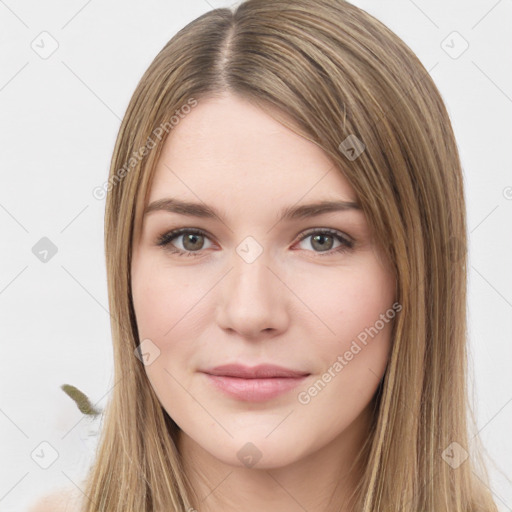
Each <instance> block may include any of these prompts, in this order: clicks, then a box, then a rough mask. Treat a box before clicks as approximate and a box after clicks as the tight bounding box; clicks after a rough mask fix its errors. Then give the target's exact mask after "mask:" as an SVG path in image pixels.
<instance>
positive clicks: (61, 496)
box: [27, 488, 82, 512]
mask: <svg viewBox="0 0 512 512" xmlns="http://www.w3.org/2000/svg"><path fill="white" fill-rule="evenodd" d="M81 497H82V493H81V492H80V491H79V490H78V489H76V488H65V489H60V490H58V491H55V492H53V493H51V494H47V495H45V496H43V497H42V498H39V500H37V501H36V502H35V503H34V504H33V505H32V507H31V508H29V509H28V510H27V512H79V510H80V508H79V507H80V505H81Z"/></svg>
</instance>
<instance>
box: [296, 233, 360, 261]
mask: <svg viewBox="0 0 512 512" xmlns="http://www.w3.org/2000/svg"><path fill="white" fill-rule="evenodd" d="M307 238H311V241H310V242H309V246H310V247H313V248H318V249H319V251H314V252H319V253H325V254H319V256H325V255H326V254H327V255H329V254H331V255H332V254H334V253H342V252H346V251H349V250H350V249H352V248H353V247H354V242H353V241H352V240H351V239H349V238H348V237H346V236H344V235H343V234H342V233H340V232H339V231H337V230H335V229H329V228H323V229H318V228H315V229H314V230H310V231H308V232H306V233H305V234H303V235H302V236H301V238H300V239H299V242H303V241H304V240H306V239H307ZM335 241H338V242H339V244H340V245H339V246H338V247H336V248H334V249H333V244H334V243H335Z"/></svg>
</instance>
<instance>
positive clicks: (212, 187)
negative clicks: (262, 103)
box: [131, 95, 395, 512]
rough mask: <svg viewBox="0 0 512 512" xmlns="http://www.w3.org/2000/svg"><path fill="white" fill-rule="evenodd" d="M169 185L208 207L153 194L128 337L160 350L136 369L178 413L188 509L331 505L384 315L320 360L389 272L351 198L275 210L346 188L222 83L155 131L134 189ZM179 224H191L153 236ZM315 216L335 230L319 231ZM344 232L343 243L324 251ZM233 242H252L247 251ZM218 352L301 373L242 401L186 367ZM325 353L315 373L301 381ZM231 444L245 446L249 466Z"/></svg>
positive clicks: (346, 485) (311, 151)
mask: <svg viewBox="0 0 512 512" xmlns="http://www.w3.org/2000/svg"><path fill="white" fill-rule="evenodd" d="M347 164H349V162H347ZM169 197H173V198H176V199H179V200H181V201H189V202H195V203H200V204H201V205H205V204H206V205H208V206H210V207H212V208H215V210H216V211H218V212H220V213H219V216H220V219H219V218H206V217H194V216H190V215H184V214H179V213H175V212H169V211H164V210H153V211H151V212H149V213H147V214H146V215H145V216H144V218H143V222H142V224H141V230H140V231H139V230H137V231H136V233H135V237H134V245H133V260H132V269H131V272H132V295H133V302H134V309H135V312H136V318H137V327H138V330H139V338H140V340H144V339H149V340H151V343H152V344H154V345H153V346H156V347H158V350H159V351H160V353H159V355H158V356H157V357H156V358H155V359H154V361H153V362H152V363H151V364H148V365H146V366H145V370H146V372H147V375H148V378H149V380H150V383H151V385H152V387H153V389H154V391H155V393H156V395H157V396H158V399H159V400H160V402H161V404H162V406H163V407H164V408H165V410H166V411H167V413H168V414H169V415H170V416H171V417H172V418H173V420H174V421H175V422H176V423H177V425H178V426H179V427H180V429H181V432H180V439H179V450H180V452H181V454H182V456H183V460H184V464H185V469H186V472H187V475H188V477H189V478H190V480H191V482H192V485H193V487H194V489H195V490H196V491H197V493H198V495H199V496H200V497H201V500H202V501H201V502H200V503H195V504H194V505H195V506H196V508H197V510H198V511H199V512H210V511H219V510H223V511H226V512H230V511H235V510H237V511H240V510H244V512H251V511H261V510H280V511H282V512H292V511H293V512H295V511H303V510H317V511H324V510H345V509H343V508H341V509H340V508H339V505H338V506H337V507H334V505H333V504H334V503H338V504H339V503H345V500H346V499H347V498H348V496H349V494H350V492H352V491H353V489H354V486H355V485H356V483H357V478H358V474H357V472H356V471H349V470H350V468H351V465H352V463H353V462H354V458H355V456H356V455H357V452H358V450H359V449H360V447H361V446H362V443H363V442H364V440H365V437H366V431H367V429H368V426H369V418H370V409H369V403H370V400H371V399H372V397H373V396H374V394H375V391H376V389H377V387H378V384H379V381H380V379H381V378H382V376H383V375H384V372H385V369H386V365H387V360H388V356H389V351H390V347H391V338H390V333H391V328H392V322H388V323H385V326H384V328H382V329H380V330H379V332H378V334H377V335H375V336H374V337H373V338H368V343H367V344H366V345H364V346H363V345H362V344H361V343H359V345H360V346H361V347H362V349H361V350H360V351H359V352H357V354H356V355H354V356H353V357H350V356H349V357H350V360H347V358H344V359H343V361H344V363H343V368H342V370H341V371H339V370H338V371H335V370H333V364H334V363H335V362H336V361H339V359H337V358H338V356H340V355H341V356H342V357H343V355H344V354H345V353H346V352H347V351H349V350H350V347H351V344H352V342H353V341H354V340H355V339H356V338H357V336H358V335H359V334H360V333H361V332H362V331H364V329H365V328H368V327H370V326H374V325H375V323H376V321H377V320H379V318H382V317H381V316H380V315H381V314H383V313H385V312H386V311H387V310H389V309H390V308H391V305H392V304H393V302H394V299H395V277H394V275H393V274H392V272H391V270H390V268H391V267H390V265H388V264H386V263H385V262H384V260H383V258H382V256H381V254H380V252H379V251H378V250H377V248H376V247H375V245H374V243H373V237H372V235H371V231H370V228H369V226H368V223H367V221H366V218H365V216H364V214H363V212H362V210H360V209H346V210H344V211H332V212H328V213H322V214H321V215H318V216H309V217H305V218H296V219H292V220H286V219H285V220H279V218H280V212H281V210H282V209H283V208H286V207H291V206H300V205H304V204H310V203H315V202H318V201H323V200H329V201H331V200H339V201H349V202H356V197H355V193H354V191H353V189H352V188H351V186H350V185H349V183H348V182H347V181H346V180H345V179H344V178H343V177H342V176H341V174H340V173H339V172H338V171H337V170H336V169H335V167H334V165H333V163H332V161H331V160H330V159H329V158H328V157H327V156H326V154H325V153H324V152H323V151H322V150H321V149H320V148H319V147H318V146H316V145H315V144H313V143H312V142H310V141H308V140H306V139H305V138H303V137H301V136H299V135H297V134H296V133H294V132H293V131H291V130H290V129H288V128H286V127H284V126H283V125H282V124H280V123H279V122H277V121H276V120H274V119H273V118H272V117H271V116H269V115H268V114H266V113H265V112H263V111H262V110H260V109H258V108H257V107H256V106H254V105H253V104H251V103H249V102H248V101H246V100H243V99H241V98H239V97H236V96H232V95H225V96H223V97H222V98H210V99H202V100H200V101H199V104H198V105H197V106H196V107H195V108H194V109H192V111H191V112H190V113H189V114H187V115H186V116H185V117H184V118H183V119H182V120H180V122H179V124H178V125H177V126H175V127H174V128H173V130H172V131H171V133H170V135H169V137H168V138H167V140H166V142H165V145H164V148H163V151H162V154H161V156H160V159H159V162H158V165H157V167H156V169H155V176H154V180H153V182H152V186H151V190H150V194H149V201H148V204H151V203H153V202H154V201H157V200H160V199H164V198H169ZM178 228H195V229H199V230H201V231H203V232H205V235H204V236H203V235H196V237H195V238H194V236H193V234H190V233H185V234H183V233H181V234H180V235H178V236H176V237H175V238H174V239H172V240H171V241H169V239H168V240H167V245H166V246H159V245H158V244H157V240H158V238H159V237H160V236H162V235H165V234H166V233H168V232H169V231H171V230H174V229H178ZM313 228H314V229H313ZM327 228H328V229H331V230H335V231H336V233H337V234H338V235H340V236H341V237H342V240H341V241H340V239H339V238H337V237H336V236H335V235H332V234H329V233H327V234H325V233H322V229H327ZM306 231H308V236H307V237H306V238H304V239H303V240H301V238H302V236H304V234H305V232H306ZM322 234H323V236H322ZM246 237H252V239H250V241H249V242H247V241H245V242H244V240H245V239H246ZM346 239H348V240H352V241H353V246H352V247H350V248H347V249H346V250H345V251H337V249H338V248H340V247H342V246H346V247H347V244H346V242H345V241H344V240H346ZM241 242H244V243H243V244H242V245H240V244H241ZM240 247H243V248H245V249H246V250H247V248H249V251H250V252H251V254H255V252H254V251H256V250H258V249H257V248H261V249H262V250H263V252H262V253H261V254H259V253H257V254H258V256H257V257H256V258H255V259H254V261H250V262H248V261H247V260H246V259H244V258H243V257H242V256H241V255H240V254H243V252H240V251H238V252H237V248H240ZM171 249H176V250H181V251H183V252H187V253H194V254H195V255H194V254H193V255H192V256H184V255H183V256H180V255H178V254H175V253H173V252H171ZM226 363H242V364H245V365H248V366H255V365H257V364H261V363H271V364H277V365H280V366H284V367H287V368H292V369H295V370H301V371H303V372H306V373H308V374H309V375H307V377H305V379H304V380H303V382H301V384H300V385H299V386H298V387H297V388H295V389H292V390H290V391H286V392H284V393H282V394H280V395H279V396H276V397H274V398H271V399H269V400H264V401H262V402H251V401H246V400H241V399H237V398H234V397H232V396H229V395H226V394H225V393H223V392H221V391H219V390H218V389H217V388H215V387H214V386H213V385H212V384H211V382H210V380H209V379H208V378H207V377H206V376H205V375H204V374H203V373H201V372H200V371H199V370H201V369H205V368H209V367H212V366H216V365H221V364H226ZM329 368H330V369H331V371H330V375H331V379H326V380H329V382H328V383H326V384H325V386H324V387H323V388H322V389H321V391H319V392H317V393H316V394H315V393H314V391H312V392H310V393H309V394H308V389H311V387H312V386H313V385H314V384H315V382H317V381H318V380H319V379H321V378H322V376H323V375H324V374H325V372H327V371H328V370H329ZM338 368H339V365H338ZM301 392H302V395H301V396H302V397H303V398H302V402H301V401H300V400H299V399H298V396H299V393H301ZM307 397H309V401H307V400H306V398H307ZM306 402H307V403H306ZM249 442H250V443H252V445H250V447H248V446H247V443H249ZM253 445H254V446H255V447H256V448H254V447H253ZM240 450H242V452H241V453H242V454H246V455H247V454H249V455H254V456H259V457H260V458H259V459H258V461H257V463H256V464H255V465H253V466H248V465H247V464H244V462H243V461H242V460H241V459H240V458H239V455H240ZM244 460H246V459H244ZM251 460H252V459H251ZM269 505H271V506H269Z"/></svg>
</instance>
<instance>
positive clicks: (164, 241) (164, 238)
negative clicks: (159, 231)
mask: <svg viewBox="0 0 512 512" xmlns="http://www.w3.org/2000/svg"><path fill="white" fill-rule="evenodd" d="M185 233H189V234H193V235H200V236H204V237H207V238H210V237H209V236H208V234H207V233H205V232H204V231H202V230H201V229H197V228H180V229H175V230H173V231H169V232H168V233H164V234H163V235H161V236H160V237H158V240H157V245H158V246H162V247H164V248H165V249H166V250H169V251H170V252H172V253H173V254H176V255H177V256H186V257H193V258H194V257H198V256H200V252H201V251H195V252H194V251H183V250H182V249H178V248H177V247H175V246H173V245H172V244H171V242H172V241H173V240H174V239H175V238H178V237H179V236H180V235H183V234H185ZM317 234H319V235H331V236H334V237H335V238H336V239H337V240H338V241H339V242H341V245H340V246H339V247H337V248H336V249H331V250H329V251H323V252H317V253H316V254H318V255H319V256H326V255H327V256H329V255H333V254H337V253H344V252H348V251H349V250H351V249H352V248H353V246H354V242H353V241H352V240H350V239H348V238H347V237H345V236H342V235H341V233H340V232H339V231H337V230H335V229H330V228H323V229H320V228H315V229H311V230H308V231H307V232H306V233H304V234H303V235H302V237H301V238H300V239H299V240H298V241H297V243H300V242H302V241H303V240H305V239H306V238H308V237H310V236H312V235H317ZM313 252H315V251H313Z"/></svg>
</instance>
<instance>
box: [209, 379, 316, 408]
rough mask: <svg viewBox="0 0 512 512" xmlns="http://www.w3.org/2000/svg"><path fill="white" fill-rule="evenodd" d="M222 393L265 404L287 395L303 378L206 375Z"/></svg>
mask: <svg viewBox="0 0 512 512" xmlns="http://www.w3.org/2000/svg"><path fill="white" fill-rule="evenodd" d="M205 375H206V376H207V377H208V379H209V380H210V382H211V383H212V384H213V385H214V386H215V387H216V388H217V389H219V390H220V391H223V392H224V393H226V394H228V395H230V396H232V397H234V398H237V399H238V400H243V401H245V402H264V401H266V400H270V399H272V398H274V397H276V396H279V395H281V394H282V393H286V392H287V391H290V390H291V389H293V388H295V387H297V386H298V385H299V384H300V383H301V382H303V381H304V380H305V379H306V377H307V375H305V376H303V377H272V378H267V379H241V378H237V377H224V376H222V375H210V374H208V373H205Z"/></svg>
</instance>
